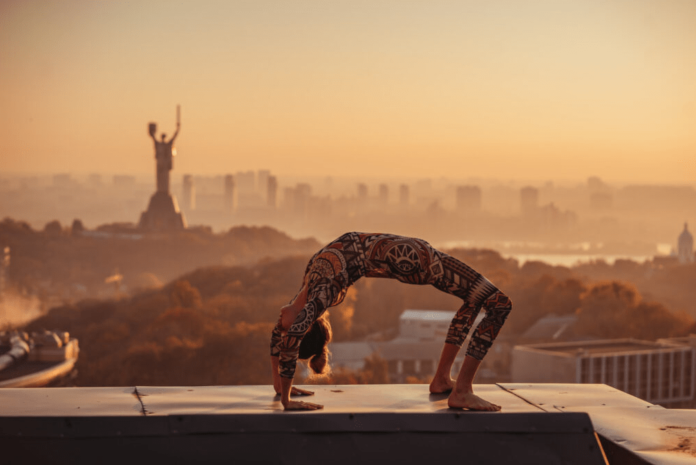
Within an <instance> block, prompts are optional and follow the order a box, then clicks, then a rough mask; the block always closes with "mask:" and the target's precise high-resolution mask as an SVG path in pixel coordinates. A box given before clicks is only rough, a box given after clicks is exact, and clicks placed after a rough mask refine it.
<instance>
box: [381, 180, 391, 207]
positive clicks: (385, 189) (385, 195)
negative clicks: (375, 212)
mask: <svg viewBox="0 0 696 465" xmlns="http://www.w3.org/2000/svg"><path fill="white" fill-rule="evenodd" d="M388 201H389V186H387V185H386V184H380V185H379V205H380V206H381V207H386V206H387V202H388Z"/></svg>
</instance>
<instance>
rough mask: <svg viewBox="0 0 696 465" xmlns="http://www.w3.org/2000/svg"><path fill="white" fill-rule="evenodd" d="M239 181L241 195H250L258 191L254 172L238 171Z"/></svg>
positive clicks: (238, 186) (236, 175)
mask: <svg viewBox="0 0 696 465" xmlns="http://www.w3.org/2000/svg"><path fill="white" fill-rule="evenodd" d="M235 179H236V181H237V190H238V191H239V192H240V193H245V194H246V193H249V192H255V191H256V173H254V172H253V171H238V172H237V174H235Z"/></svg>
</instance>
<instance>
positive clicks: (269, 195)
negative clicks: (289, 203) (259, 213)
mask: <svg viewBox="0 0 696 465" xmlns="http://www.w3.org/2000/svg"><path fill="white" fill-rule="evenodd" d="M277 202H278V179H277V178H276V177H275V176H269V177H268V186H267V188H266V205H268V207H269V208H272V209H274V210H275V208H276V206H277Z"/></svg>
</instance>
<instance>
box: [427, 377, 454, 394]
mask: <svg viewBox="0 0 696 465" xmlns="http://www.w3.org/2000/svg"><path fill="white" fill-rule="evenodd" d="M452 389H454V380H453V379H452V378H450V377H447V378H434V379H433V381H432V382H431V383H430V393H431V394H444V393H446V392H450V391H452Z"/></svg>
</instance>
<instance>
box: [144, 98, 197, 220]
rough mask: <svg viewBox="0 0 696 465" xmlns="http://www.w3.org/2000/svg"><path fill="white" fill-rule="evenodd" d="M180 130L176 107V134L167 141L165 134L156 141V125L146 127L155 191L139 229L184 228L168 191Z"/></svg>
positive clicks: (176, 206) (174, 201)
mask: <svg viewBox="0 0 696 465" xmlns="http://www.w3.org/2000/svg"><path fill="white" fill-rule="evenodd" d="M180 128H181V109H180V107H179V106H178V105H177V107H176V132H174V135H173V136H172V138H171V139H169V141H167V135H166V134H162V135H161V140H160V141H158V140H157V138H156V136H155V134H156V133H157V123H150V124H149V125H148V132H149V134H150V137H151V138H152V140H153V142H154V143H155V160H156V161H157V164H156V170H157V171H156V173H157V176H156V179H157V190H156V191H155V193H154V194H153V195H152V197H151V198H150V204H149V205H148V207H147V210H146V211H144V212H143V213H142V215H140V224H139V227H140V229H149V230H160V231H162V230H172V229H184V228H186V220H185V219H184V215H183V214H182V213H181V212H180V211H179V205H178V204H177V202H176V197H174V196H173V195H172V194H171V192H170V189H169V172H170V171H171V170H172V167H173V163H172V162H173V158H174V156H175V155H176V148H174V140H175V139H176V136H178V135H179V129H180Z"/></svg>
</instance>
